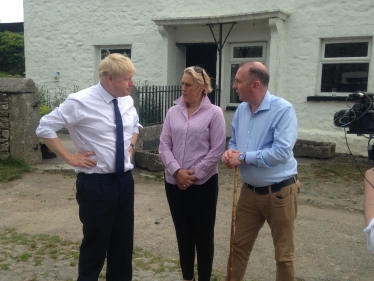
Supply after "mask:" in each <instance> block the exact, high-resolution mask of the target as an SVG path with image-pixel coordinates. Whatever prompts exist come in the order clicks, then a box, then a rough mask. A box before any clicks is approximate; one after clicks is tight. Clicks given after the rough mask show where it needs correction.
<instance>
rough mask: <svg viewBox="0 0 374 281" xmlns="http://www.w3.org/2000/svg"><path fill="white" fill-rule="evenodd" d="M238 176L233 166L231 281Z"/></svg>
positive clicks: (237, 170)
mask: <svg viewBox="0 0 374 281" xmlns="http://www.w3.org/2000/svg"><path fill="white" fill-rule="evenodd" d="M238 177H239V169H238V166H236V167H235V178H234V191H233V196H232V218H231V237H230V255H229V274H228V275H229V276H228V279H227V280H228V281H231V274H232V258H233V256H232V255H233V252H234V233H235V220H236V197H237V193H238Z"/></svg>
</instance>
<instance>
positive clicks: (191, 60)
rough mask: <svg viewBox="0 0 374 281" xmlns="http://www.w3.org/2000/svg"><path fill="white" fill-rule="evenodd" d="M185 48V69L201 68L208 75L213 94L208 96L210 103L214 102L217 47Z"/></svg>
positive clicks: (206, 44)
mask: <svg viewBox="0 0 374 281" xmlns="http://www.w3.org/2000/svg"><path fill="white" fill-rule="evenodd" d="M183 45H184V46H186V67H189V66H201V67H203V68H204V69H205V70H206V72H207V73H208V75H209V77H210V81H211V86H212V88H213V92H212V93H211V94H209V95H208V97H209V99H210V101H211V103H213V104H217V102H218V103H219V101H218V100H217V101H216V96H217V95H216V91H215V89H216V87H217V86H216V84H217V81H216V74H217V73H216V71H217V45H216V44H214V43H199V44H183Z"/></svg>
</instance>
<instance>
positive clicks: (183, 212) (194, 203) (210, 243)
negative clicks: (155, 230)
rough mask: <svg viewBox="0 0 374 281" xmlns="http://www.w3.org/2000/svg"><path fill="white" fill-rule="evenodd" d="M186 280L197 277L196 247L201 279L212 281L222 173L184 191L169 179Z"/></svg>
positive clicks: (167, 195) (167, 194)
mask: <svg viewBox="0 0 374 281" xmlns="http://www.w3.org/2000/svg"><path fill="white" fill-rule="evenodd" d="M165 190H166V197H167V200H168V202H169V207H170V212H171V216H172V218H173V222H174V226H175V232H176V235H177V240H178V249H179V259H180V264H181V268H182V274H183V279H186V280H191V279H192V278H194V263H195V247H196V253H197V269H198V275H199V279H198V280H199V281H209V280H210V276H211V274H212V264H213V256H214V224H215V221H216V207H217V198H218V175H217V174H215V175H213V176H212V177H211V178H210V179H209V180H208V181H207V182H206V183H204V184H202V185H191V186H190V187H189V188H188V189H187V190H180V189H179V188H178V187H177V186H176V185H173V184H169V183H167V182H165Z"/></svg>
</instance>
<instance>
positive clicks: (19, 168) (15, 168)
mask: <svg viewBox="0 0 374 281" xmlns="http://www.w3.org/2000/svg"><path fill="white" fill-rule="evenodd" d="M30 171H31V167H30V166H29V165H27V164H26V162H25V161H23V160H17V159H14V158H11V157H8V158H7V159H5V160H0V182H3V181H11V180H15V179H20V178H22V176H23V174H24V173H27V172H30Z"/></svg>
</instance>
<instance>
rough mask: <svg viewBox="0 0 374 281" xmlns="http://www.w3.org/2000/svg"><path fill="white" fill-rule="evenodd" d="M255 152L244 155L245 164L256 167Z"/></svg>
mask: <svg viewBox="0 0 374 281" xmlns="http://www.w3.org/2000/svg"><path fill="white" fill-rule="evenodd" d="M256 155H257V151H247V152H246V153H245V163H247V164H252V165H256V166H257V156H256Z"/></svg>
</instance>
